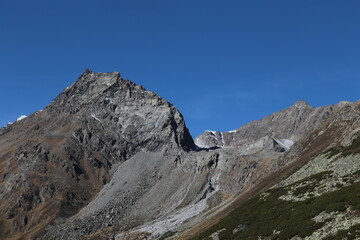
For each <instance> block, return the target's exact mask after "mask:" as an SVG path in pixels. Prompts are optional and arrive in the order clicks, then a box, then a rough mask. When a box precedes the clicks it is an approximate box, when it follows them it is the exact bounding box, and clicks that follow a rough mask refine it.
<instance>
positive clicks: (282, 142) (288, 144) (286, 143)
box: [274, 138, 294, 150]
mask: <svg viewBox="0 0 360 240" xmlns="http://www.w3.org/2000/svg"><path fill="white" fill-rule="evenodd" d="M274 140H275V142H277V143H278V144H279V145H280V146H281V147H283V148H285V149H286V150H289V149H290V147H291V146H292V145H294V141H292V140H290V139H280V140H277V139H275V138H274Z"/></svg>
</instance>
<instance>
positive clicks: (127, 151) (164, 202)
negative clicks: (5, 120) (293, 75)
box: [0, 70, 360, 240]
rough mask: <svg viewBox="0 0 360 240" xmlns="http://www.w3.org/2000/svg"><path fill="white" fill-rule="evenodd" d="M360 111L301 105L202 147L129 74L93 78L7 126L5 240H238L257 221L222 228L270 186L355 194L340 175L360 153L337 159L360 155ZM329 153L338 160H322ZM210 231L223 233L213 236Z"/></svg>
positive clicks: (1, 182) (1, 186)
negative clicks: (308, 181) (317, 178)
mask: <svg viewBox="0 0 360 240" xmlns="http://www.w3.org/2000/svg"><path fill="white" fill-rule="evenodd" d="M358 106H359V104H358V103H349V102H340V103H338V104H336V105H330V106H325V107H319V108H313V107H311V106H309V105H308V104H307V103H306V102H304V101H298V102H296V103H295V104H294V105H292V106H290V107H288V108H286V109H284V110H281V111H279V112H277V113H273V114H271V115H269V116H266V117H264V118H263V119H260V120H257V121H253V122H251V123H249V124H246V125H244V126H242V127H240V128H239V129H237V130H234V131H229V132H217V131H206V132H205V133H204V134H202V135H200V136H198V137H197V138H196V139H195V142H194V140H193V138H192V136H191V135H190V133H189V131H188V129H187V127H186V124H185V121H184V118H183V116H182V115H181V114H180V112H179V111H178V110H177V109H176V108H175V107H174V106H173V105H172V104H171V103H169V102H167V101H166V100H164V99H162V98H161V97H159V96H158V95H157V94H155V93H153V92H150V91H147V90H145V89H144V88H143V87H142V86H139V85H137V84H135V83H133V82H131V81H129V80H125V79H122V78H121V76H120V74H119V73H117V72H111V73H95V72H92V71H90V70H85V71H84V72H83V73H82V75H81V76H80V77H79V78H78V79H77V81H76V82H75V83H74V84H72V85H71V86H69V87H68V88H66V89H65V90H64V91H63V92H61V93H60V95H59V96H58V97H56V98H55V99H54V100H53V101H52V102H51V103H50V104H49V105H48V106H47V107H46V108H44V109H43V110H40V111H37V112H35V113H33V114H31V115H30V116H28V117H26V118H22V119H19V120H18V121H16V122H14V123H13V124H10V125H7V126H6V127H3V128H1V129H0V166H1V167H0V199H1V202H0V212H1V214H0V238H1V239H39V240H40V239H46V240H48V239H64V240H65V239H66V240H71V239H88V240H90V239H93V240H95V239H117V240H120V239H190V238H193V237H198V236H202V237H204V238H205V237H207V238H208V239H237V238H236V237H237V235H236V234H240V233H241V234H242V233H244V230H246V229H248V224H249V223H248V222H247V223H239V224H238V225H236V226H235V227H234V228H232V227H228V226H227V227H224V229H225V230H222V228H220V229H217V225H214V224H216V222H217V221H218V219H221V218H223V217H224V216H225V215H227V214H228V213H230V212H231V211H232V210H233V209H235V207H237V206H238V205H239V204H240V203H243V202H244V201H245V200H247V199H249V198H251V197H252V196H255V195H256V194H258V193H261V192H265V191H266V190H268V189H269V188H270V187H274V186H277V187H278V188H282V187H284V186H289V187H288V188H286V189H287V191H289V192H288V193H287V194H283V196H282V197H281V198H282V199H291V201H292V200H293V199H298V198H300V199H306V197H304V196H302V195H298V194H295V195H296V196H295V195H294V194H293V193H292V192H291V191H297V190H296V189H298V188H300V187H302V186H303V185H299V186H295V185H291V184H294V182H296V181H301V179H302V177H303V178H306V177H309V176H311V174H318V173H321V172H322V171H325V170H326V171H327V170H328V171H334V173H335V172H336V174H337V173H338V172H339V174H338V175H334V174H330V175H329V174H327V173H326V174H325V175H322V176H324V177H326V179H330V178H331V179H332V180H331V181H332V182H334V181H337V180H336V179H340V178H341V179H342V180H341V181H342V182H341V184H343V183H344V184H343V185H342V186H344V187H347V186H349V184H345V182H346V181H347V180H346V179H347V178H346V177H347V175H346V174H347V173H348V171H347V170H346V169H347V167H339V166H340V165H341V162H346V163H349V164H352V165H354V164H355V165H356V164H357V162H356V161H357V158H356V155H355V157H351V158H350V159H349V160H346V159H345V160H343V159H342V160H341V161H337V160H335V158H334V157H336V156H337V155H336V154H337V153H340V152H341V153H343V152H345V153H347V152H348V151H354V154H355V153H357V152H356V151H357V150H356V149H357V148H356V147H354V146H353V145H354V143H356V139H357V137H358V135H359V134H358V133H359V132H360V131H359V130H358V129H360V126H359V124H360V123H359V122H358V119H359V112H360V110H359V107H358ZM195 143H196V144H195ZM329 149H330V150H329ZM354 149H355V150H354ZM326 151H329V152H328V153H327V154H330V155H331V158H327V156H329V155H321V156H322V157H320V159H322V160H321V161H320V162H321V163H318V162H317V161H318V160H316V159H319V157H318V155H319V154H325V153H324V152H326ZM351 153H353V152H351ZM344 157H345V156H344ZM324 159H325V160H324ZM327 159H330V160H327ZM336 159H337V158H336ZM314 161H315V162H316V163H312V162H314ZM306 164H310V165H309V166H316V167H315V168H314V169H318V170H314V169H312V167H307V165H306ZM340 168H341V169H345V170H341V171H340V170H338V169H340ZM307 169H312V170H311V171H312V172H309V171H308V170H307ZM335 169H336V170H335ZM351 169H352V170H351V171H350V170H349V171H350V172H351V174H354V173H355V172H356V171H357V168H356V167H354V168H351ZM296 170H298V172H296ZM295 172H296V173H295ZM291 174H293V175H292V176H291V177H290V178H289V179H287V178H288V177H289V176H290V175H291ZM356 176H357V175H354V177H353V178H352V179H353V180H354V181H357V180H356ZM284 179H285V180H284ZM334 183H335V182H334ZM301 184H305V183H301ZM321 184H323V182H320V184H318V185H317V186H316V189H319V188H321V186H322V185H321ZM324 184H325V183H324ZM324 184H323V185H324ZM335 184H336V183H335ZM304 186H305V185H304ZM311 186H313V185H311ZM325 187H327V188H329V189H340V188H341V187H340V185H339V186H338V188H332V187H331V186H328V185H326V186H325ZM314 191H315V190H314ZM316 191H318V190H316ZM319 191H320V190H319ZM329 191H330V190H329ZM266 194H267V193H266ZM307 194H311V193H307ZM306 196H308V195H306ZM284 201H285V200H284ZM240 206H241V205H240ZM349 211H353V210H351V209H350V210H349ZM331 214H332V213H331ZM346 214H348V213H346ZM349 214H350V213H349ZM351 214H353V212H351ZM333 215H334V216H335V215H336V214H333ZM321 216H323V217H324V216H325V215H324V214H323V215H321ZM326 217H327V219H330V218H329V217H328V215H326V216H325V217H324V218H326ZM319 218H320V215H319ZM307 220H308V219H307ZM356 221H357V220H354V224H350V225H351V226H355V224H356V223H357V222H356ZM235 222H236V221H235ZM350 225H349V226H350ZM209 226H215V227H214V228H211V229H215V228H216V229H217V230H216V231H210V232H205V233H203V232H202V231H203V230H207V229H208V228H209ZM236 229H237V230H236ZM249 229H250V228H249ZM272 230H273V231H275V232H276V233H277V232H278V231H280V233H281V231H283V230H279V229H278V228H276V229H272ZM221 231H224V233H223V234H225V233H226V234H228V232H229V231H230V232H231V231H232V232H234V234H235V233H236V234H235V235H234V236H233V235H231V237H230V238H229V236H230V235H229V236H228V235H224V236H226V237H225V238H223V236H222V234H221V233H220V232H221ZM245 232H246V231H245ZM208 233H209V234H208ZM280 233H279V234H280ZM197 234H200V235H197ZM239 236H240V235H239ZM263 236H265V235H264V234H262V235H261V234H258V235H256V236H255V235H254V236H253V238H254V239H255V238H256V239H257V238H258V237H263ZM279 236H280V235H279ZM286 236H287V235H286ZM294 236H296V235H294ZM202 237H200V238H199V239H202ZM232 237H234V238H232ZM297 237H301V236H300V235H297ZM251 239H252V238H251Z"/></svg>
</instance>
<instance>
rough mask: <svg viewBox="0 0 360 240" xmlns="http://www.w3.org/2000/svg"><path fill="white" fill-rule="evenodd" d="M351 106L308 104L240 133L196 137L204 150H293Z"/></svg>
mask: <svg viewBox="0 0 360 240" xmlns="http://www.w3.org/2000/svg"><path fill="white" fill-rule="evenodd" d="M346 104H349V103H348V102H345V101H342V102H340V103H338V104H335V105H330V106H324V107H318V108H314V107H312V106H310V105H308V103H307V102H305V101H297V102H295V103H294V104H293V105H292V106H290V107H288V108H286V109H283V110H281V111H279V112H276V113H273V114H271V115H269V116H266V117H264V118H262V119H260V120H256V121H252V122H250V123H248V124H246V125H244V126H242V127H240V128H238V129H236V130H232V131H227V132H218V131H209V130H207V131H205V132H204V133H203V134H201V135H199V136H198V137H196V138H195V143H196V145H197V146H199V147H202V148H216V147H222V148H229V147H236V148H239V149H241V150H242V151H243V153H245V154H249V153H254V152H256V151H259V150H261V149H264V148H266V149H271V148H273V149H275V150H277V151H285V150H289V148H290V147H291V146H292V145H293V144H294V143H295V142H296V141H298V140H299V139H301V138H302V137H304V136H306V135H307V134H309V133H310V132H311V131H313V130H314V129H316V128H317V127H318V126H319V125H320V124H321V123H322V122H323V121H324V120H326V119H327V118H328V117H329V116H330V115H331V114H332V112H333V111H334V110H336V109H337V108H339V107H341V106H344V105H346Z"/></svg>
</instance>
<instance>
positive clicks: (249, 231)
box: [193, 173, 360, 240]
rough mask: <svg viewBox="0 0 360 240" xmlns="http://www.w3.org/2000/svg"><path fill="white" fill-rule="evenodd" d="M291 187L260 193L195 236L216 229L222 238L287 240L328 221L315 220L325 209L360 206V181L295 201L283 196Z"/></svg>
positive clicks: (206, 236)
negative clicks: (281, 197)
mask: <svg viewBox="0 0 360 240" xmlns="http://www.w3.org/2000/svg"><path fill="white" fill-rule="evenodd" d="M322 176H326V173H324V174H316V175H313V176H311V177H310V178H307V179H304V180H302V181H301V182H303V181H308V180H313V181H314V182H317V181H319V180H321V179H322V178H321V177H322ZM357 177H358V176H357ZM301 182H297V183H294V184H299V183H301ZM290 187H291V186H286V187H282V188H276V189H272V190H269V191H267V194H266V195H258V196H256V197H254V198H252V199H250V200H248V201H246V202H245V203H244V204H242V205H241V206H239V207H238V208H237V209H235V210H234V211H233V212H231V213H230V214H229V215H228V216H227V217H225V218H224V219H222V220H221V221H220V222H219V223H217V224H216V225H214V226H212V227H211V228H210V229H208V230H207V231H205V232H203V233H201V234H199V235H198V236H197V237H195V238H193V239H194V240H195V239H198V240H200V239H212V238H211V237H209V236H210V235H211V234H212V233H214V232H219V234H218V235H219V238H220V239H258V236H263V237H269V238H270V239H284V240H285V239H290V238H291V237H293V236H296V235H297V236H299V237H305V236H309V235H311V234H312V233H313V232H314V231H315V230H317V229H319V228H321V227H322V226H323V224H324V223H325V222H322V223H316V222H315V221H314V220H312V218H313V217H315V216H316V215H318V214H320V213H321V212H323V211H325V212H334V211H345V210H346V208H347V207H349V206H350V207H351V209H352V210H358V209H360V183H359V182H357V183H354V184H352V185H350V186H347V187H343V188H341V189H339V190H337V191H334V192H330V193H326V194H323V195H321V196H319V197H312V198H309V199H307V200H305V201H299V202H291V201H284V200H281V199H279V197H280V196H282V195H285V194H286V192H287V191H288V190H289V189H290ZM308 190H311V189H308ZM354 228H356V226H354ZM224 229H225V230H224ZM234 229H242V230H240V231H236V230H235V231H234ZM274 230H275V231H274ZM354 231H355V230H354Z"/></svg>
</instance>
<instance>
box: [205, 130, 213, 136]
mask: <svg viewBox="0 0 360 240" xmlns="http://www.w3.org/2000/svg"><path fill="white" fill-rule="evenodd" d="M205 132H210V133H212V134H213V135H215V134H216V131H211V130H206V131H205Z"/></svg>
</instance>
